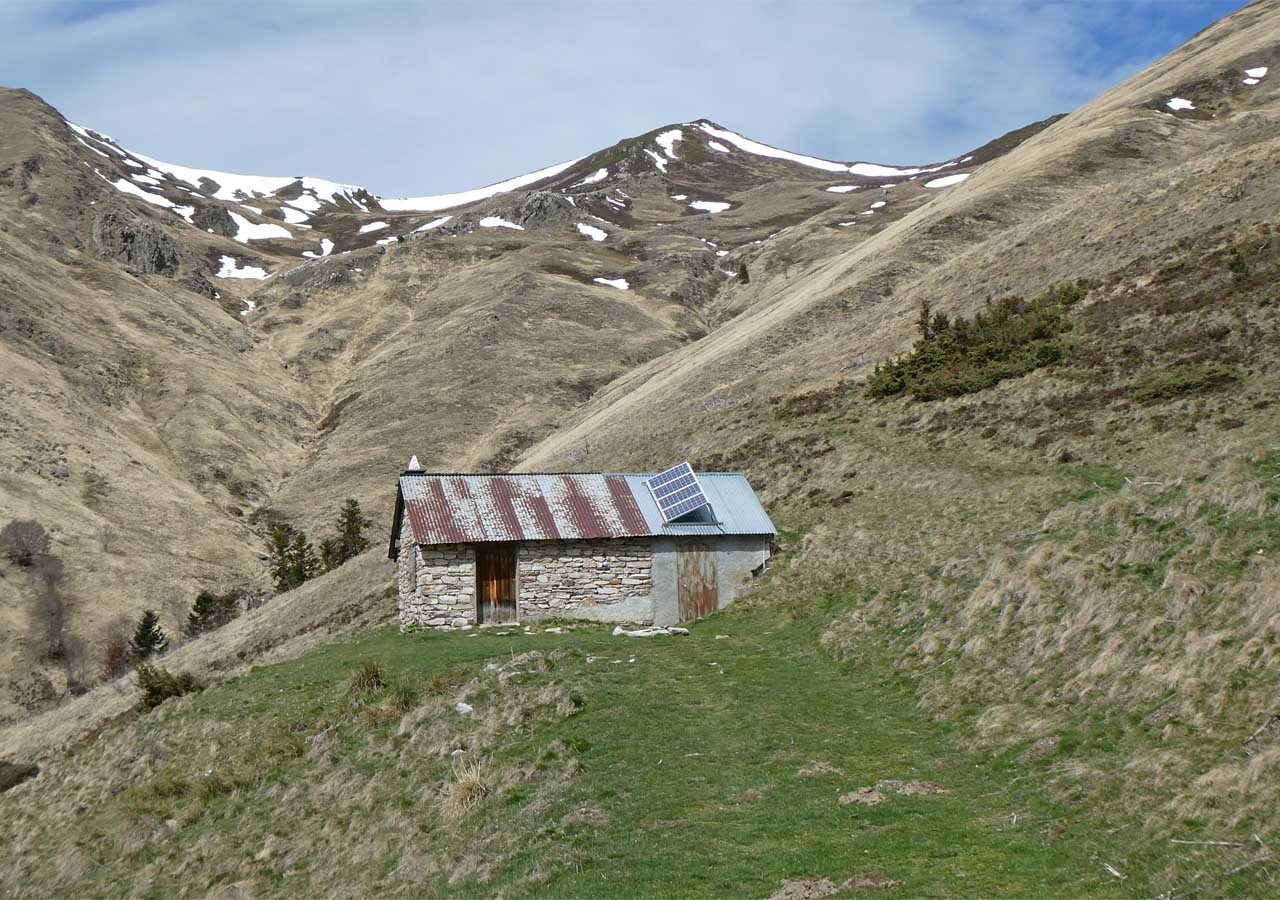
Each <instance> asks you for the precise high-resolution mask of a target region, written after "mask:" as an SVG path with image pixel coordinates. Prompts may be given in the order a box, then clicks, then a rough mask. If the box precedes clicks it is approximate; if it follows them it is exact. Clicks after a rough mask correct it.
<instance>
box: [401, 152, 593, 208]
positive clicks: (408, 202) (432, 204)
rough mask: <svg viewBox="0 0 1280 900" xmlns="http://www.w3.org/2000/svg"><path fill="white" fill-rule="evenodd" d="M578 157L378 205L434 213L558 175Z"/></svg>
mask: <svg viewBox="0 0 1280 900" xmlns="http://www.w3.org/2000/svg"><path fill="white" fill-rule="evenodd" d="M582 159H583V157H581V156H579V157H578V158H577V159H571V160H569V161H568V162H562V163H556V164H555V165H554V166H548V167H547V168H545V169H539V170H538V171H537V172H530V173H529V174H528V175H521V176H520V177H519V178H511V179H508V180H507V181H499V182H498V183H497V184H491V185H489V186H488V187H482V188H476V189H475V190H474V191H462V192H461V193H457V194H440V195H438V196H435V197H386V198H384V197H379V198H378V205H379V206H381V207H382V208H383V209H385V210H387V211H388V212H436V211H437V210H441V209H448V208H449V207H451V206H461V205H463V204H464V203H475V202H476V201H477V200H487V199H489V198H490V197H492V196H494V195H496V194H504V193H506V192H507V191H514V190H517V189H518V188H522V187H525V186H526V185H530V184H535V183H537V182H539V181H545V180H546V179H548V178H551V177H552V176H555V175H559V174H560V173H561V172H563V171H564V170H565V169H567V168H569V167H570V166H572V165H574V164H576V163H578V162H581V161H582Z"/></svg>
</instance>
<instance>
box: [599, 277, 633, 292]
mask: <svg viewBox="0 0 1280 900" xmlns="http://www.w3.org/2000/svg"><path fill="white" fill-rule="evenodd" d="M591 280H592V281H594V282H595V283H596V284H603V285H607V286H609V287H611V288H617V289H618V290H620V291H628V290H630V289H631V285H630V284H629V283H628V282H627V279H625V278H592V279H591Z"/></svg>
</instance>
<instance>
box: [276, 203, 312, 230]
mask: <svg viewBox="0 0 1280 900" xmlns="http://www.w3.org/2000/svg"><path fill="white" fill-rule="evenodd" d="M280 213H281V215H283V216H284V220H285V221H286V222H288V223H289V224H290V225H297V226H298V227H300V228H302V227H310V226H307V225H306V221H307V219H309V218H311V217H310V216H308V215H307V214H306V213H304V212H303V211H302V210H300V209H294V208H293V207H292V206H282V207H280Z"/></svg>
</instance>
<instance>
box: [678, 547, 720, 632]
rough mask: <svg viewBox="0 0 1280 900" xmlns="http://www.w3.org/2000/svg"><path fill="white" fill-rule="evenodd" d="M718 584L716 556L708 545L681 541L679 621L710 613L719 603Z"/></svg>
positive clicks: (679, 552) (679, 549) (679, 553)
mask: <svg viewBox="0 0 1280 900" xmlns="http://www.w3.org/2000/svg"><path fill="white" fill-rule="evenodd" d="M719 597H720V594H719V589H718V588H717V587H716V559H715V556H714V555H713V554H712V552H711V547H710V546H708V545H707V544H680V545H678V546H677V547H676V599H677V602H678V603H679V605H680V621H681V622H688V621H689V620H691V619H697V618H700V617H701V616H706V615H710V614H711V613H713V612H715V611H716V607H717V606H718V605H719Z"/></svg>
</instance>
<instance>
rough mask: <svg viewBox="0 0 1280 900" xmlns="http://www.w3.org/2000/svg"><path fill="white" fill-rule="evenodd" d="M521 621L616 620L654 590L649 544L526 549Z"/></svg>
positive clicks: (555, 543)
mask: <svg viewBox="0 0 1280 900" xmlns="http://www.w3.org/2000/svg"><path fill="white" fill-rule="evenodd" d="M518 580H519V607H520V617H521V618H522V619H523V618H526V617H527V618H530V619H545V618H551V617H554V616H559V615H562V616H565V617H566V618H574V617H577V616H585V617H587V618H593V619H594V618H606V619H611V618H615V616H614V615H611V614H610V613H611V612H614V611H619V612H620V611H621V610H622V609H624V608H626V609H634V608H635V601H637V600H645V601H647V600H648V597H649V595H650V593H651V592H652V590H653V553H652V551H651V549H650V545H649V542H648V541H628V540H614V541H545V542H541V541H540V542H538V543H530V544H524V545H523V546H521V548H520V562H519V569H518Z"/></svg>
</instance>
